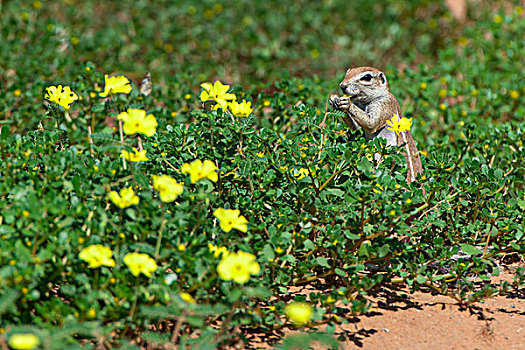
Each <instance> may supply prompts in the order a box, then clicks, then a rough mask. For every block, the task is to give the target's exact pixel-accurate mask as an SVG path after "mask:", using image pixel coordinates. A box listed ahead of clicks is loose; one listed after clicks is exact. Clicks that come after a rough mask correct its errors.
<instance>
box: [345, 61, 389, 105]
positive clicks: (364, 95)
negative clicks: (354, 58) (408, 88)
mask: <svg viewBox="0 0 525 350" xmlns="http://www.w3.org/2000/svg"><path fill="white" fill-rule="evenodd" d="M339 87H341V90H342V91H343V94H345V95H347V96H349V97H350V99H351V100H352V101H354V102H358V103H363V104H368V103H370V102H372V101H374V100H376V99H378V98H382V97H385V96H387V95H388V81H387V80H386V76H385V73H383V72H381V71H380V70H379V69H376V68H372V67H358V68H352V69H349V70H347V71H346V75H345V78H344V79H343V81H342V82H341V84H339Z"/></svg>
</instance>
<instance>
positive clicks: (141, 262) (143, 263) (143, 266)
mask: <svg viewBox="0 0 525 350" xmlns="http://www.w3.org/2000/svg"><path fill="white" fill-rule="evenodd" d="M124 264H126V265H127V266H128V268H129V270H130V271H131V273H132V274H133V275H134V276H138V275H140V274H141V273H143V274H144V275H145V276H147V277H151V274H152V273H153V272H155V270H157V263H156V262H155V260H153V259H152V258H151V257H150V256H149V255H148V254H142V253H129V254H126V256H124Z"/></svg>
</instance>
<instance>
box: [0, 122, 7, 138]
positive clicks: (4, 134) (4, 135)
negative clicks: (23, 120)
mask: <svg viewBox="0 0 525 350" xmlns="http://www.w3.org/2000/svg"><path fill="white" fill-rule="evenodd" d="M8 136H9V127H8V126H7V125H3V126H2V131H1V132H0V139H1V140H2V141H5V140H7V137H8Z"/></svg>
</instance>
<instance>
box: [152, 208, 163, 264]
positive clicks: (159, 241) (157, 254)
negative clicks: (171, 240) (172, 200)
mask: <svg viewBox="0 0 525 350" xmlns="http://www.w3.org/2000/svg"><path fill="white" fill-rule="evenodd" d="M161 208H162V214H161V219H160V220H161V222H160V229H159V235H158V237H157V246H156V247H155V260H157V259H158V257H159V253H160V243H161V242H162V232H163V231H164V226H165V225H166V219H165V217H164V212H165V211H166V209H165V208H164V205H162V204H161Z"/></svg>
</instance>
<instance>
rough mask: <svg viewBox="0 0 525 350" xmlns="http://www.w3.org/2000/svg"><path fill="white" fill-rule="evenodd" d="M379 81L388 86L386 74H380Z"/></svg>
mask: <svg viewBox="0 0 525 350" xmlns="http://www.w3.org/2000/svg"><path fill="white" fill-rule="evenodd" d="M379 81H380V82H381V85H387V81H386V77H385V74H384V73H379Z"/></svg>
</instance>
